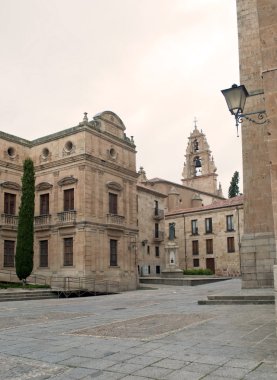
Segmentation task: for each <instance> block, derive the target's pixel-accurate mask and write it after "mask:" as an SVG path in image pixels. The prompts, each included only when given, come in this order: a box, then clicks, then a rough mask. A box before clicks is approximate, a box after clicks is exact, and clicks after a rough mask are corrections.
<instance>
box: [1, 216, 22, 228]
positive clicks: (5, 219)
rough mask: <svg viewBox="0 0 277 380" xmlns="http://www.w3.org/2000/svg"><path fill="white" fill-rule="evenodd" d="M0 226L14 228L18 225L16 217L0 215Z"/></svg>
mask: <svg viewBox="0 0 277 380" xmlns="http://www.w3.org/2000/svg"><path fill="white" fill-rule="evenodd" d="M1 224H2V226H3V227H10V228H14V227H17V225H18V216H16V215H11V214H1Z"/></svg>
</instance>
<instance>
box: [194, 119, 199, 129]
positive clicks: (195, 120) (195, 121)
mask: <svg viewBox="0 0 277 380" xmlns="http://www.w3.org/2000/svg"><path fill="white" fill-rule="evenodd" d="M193 122H194V129H197V125H196V123H197V122H198V120H197V119H196V116H195V117H194V120H193Z"/></svg>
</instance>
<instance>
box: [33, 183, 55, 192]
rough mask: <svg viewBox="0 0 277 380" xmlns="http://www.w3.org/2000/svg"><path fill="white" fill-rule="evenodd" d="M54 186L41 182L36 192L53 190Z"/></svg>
mask: <svg viewBox="0 0 277 380" xmlns="http://www.w3.org/2000/svg"><path fill="white" fill-rule="evenodd" d="M52 187H53V185H52V184H51V183H49V182H40V183H38V184H37V185H36V191H42V190H49V189H52Z"/></svg>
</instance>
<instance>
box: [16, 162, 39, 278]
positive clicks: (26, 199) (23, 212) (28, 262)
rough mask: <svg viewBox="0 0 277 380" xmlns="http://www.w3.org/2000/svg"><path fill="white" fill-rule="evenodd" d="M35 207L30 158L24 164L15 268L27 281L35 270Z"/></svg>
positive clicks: (33, 175)
mask: <svg viewBox="0 0 277 380" xmlns="http://www.w3.org/2000/svg"><path fill="white" fill-rule="evenodd" d="M34 208H35V171H34V164H33V161H32V160H31V159H30V158H28V159H26V160H25V161H24V164H23V177H22V196H21V205H20V209H19V218H18V230H17V244H16V254H15V269H16V274H17V277H18V278H19V279H20V280H22V281H23V283H25V282H26V278H27V277H28V276H30V274H31V273H32V270H33V256H34V247H33V245H34Z"/></svg>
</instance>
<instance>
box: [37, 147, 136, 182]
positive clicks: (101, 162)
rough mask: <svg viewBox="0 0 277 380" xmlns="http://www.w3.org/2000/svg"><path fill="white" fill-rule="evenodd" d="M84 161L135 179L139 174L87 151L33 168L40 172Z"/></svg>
mask: <svg viewBox="0 0 277 380" xmlns="http://www.w3.org/2000/svg"><path fill="white" fill-rule="evenodd" d="M86 161H87V162H91V163H94V164H96V165H98V166H100V167H101V168H105V169H111V170H113V171H116V172H119V173H122V174H125V175H128V176H130V177H132V178H135V179H136V178H138V176H139V174H137V172H135V171H132V170H129V169H126V168H123V167H122V166H120V165H117V164H115V163H113V162H110V161H107V160H103V159H100V158H97V157H94V156H91V155H90V154H87V153H83V154H80V155H75V156H68V157H64V158H62V159H60V160H57V161H51V162H47V163H44V164H40V165H36V166H35V170H36V171H37V172H40V171H42V170H48V169H53V168H57V167H61V166H65V165H68V164H72V163H76V164H77V163H78V164H79V163H80V162H83V163H85V162H86Z"/></svg>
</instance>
